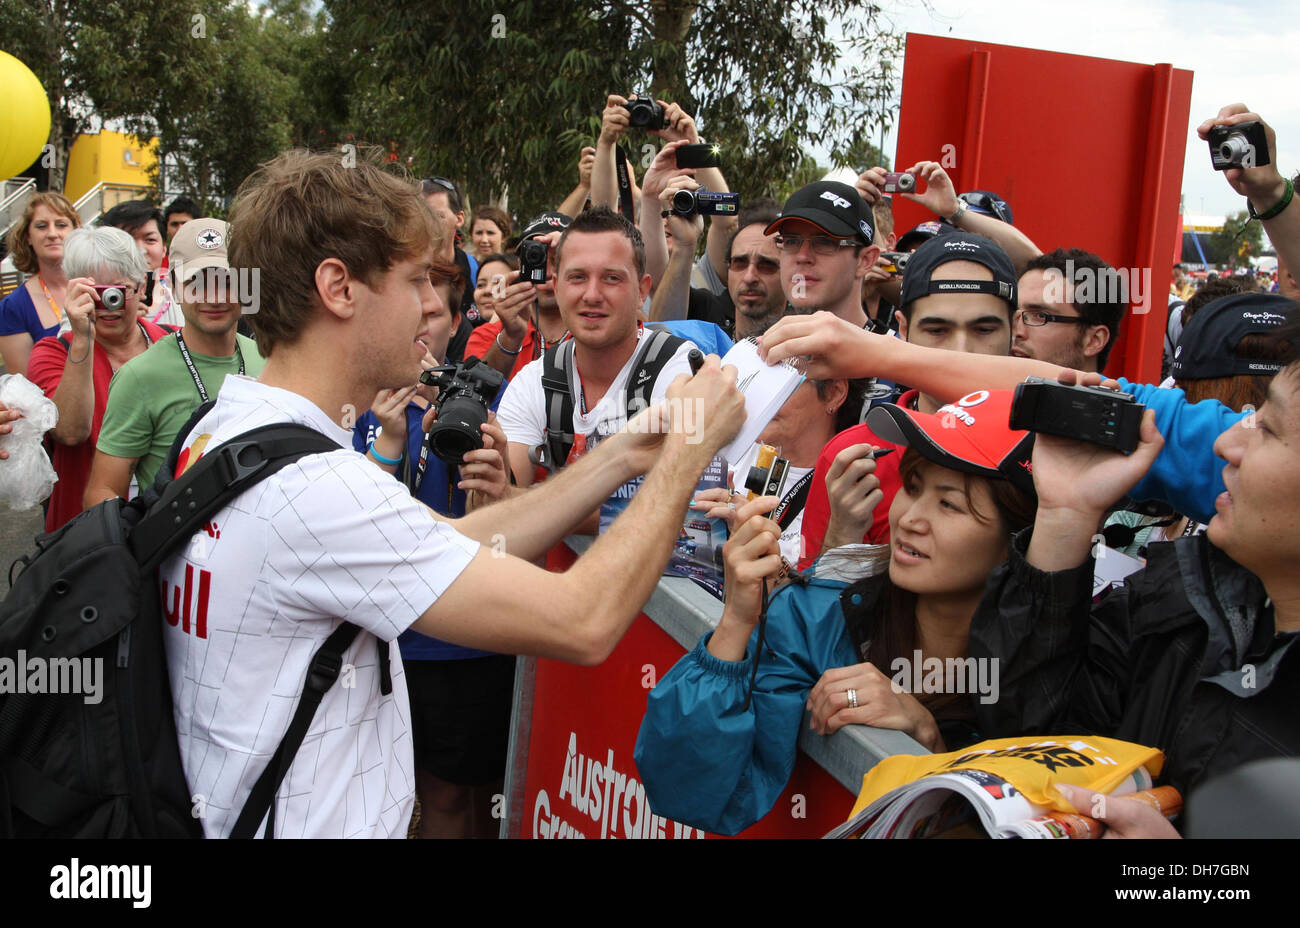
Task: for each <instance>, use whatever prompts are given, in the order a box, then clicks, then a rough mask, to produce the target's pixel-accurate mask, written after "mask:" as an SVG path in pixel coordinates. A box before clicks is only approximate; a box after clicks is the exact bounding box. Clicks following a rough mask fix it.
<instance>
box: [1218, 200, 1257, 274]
mask: <svg viewBox="0 0 1300 928" xmlns="http://www.w3.org/2000/svg"><path fill="white" fill-rule="evenodd" d="M1263 232H1264V227H1263V226H1262V225H1260V224H1259V223H1258V222H1251V221H1250V213H1249V212H1247V211H1246V210H1242V211H1241V212H1238V213H1233V214H1232V215H1230V216H1227V217H1225V218H1224V220H1223V228H1221V229H1216V230H1215V231H1214V232H1211V233H1210V236H1209V240H1208V242H1207V244H1206V254H1205V258H1206V260H1207V261H1209V262H1210V263H1211V264H1223V265H1228V264H1230V265H1233V266H1234V267H1245V266H1246V265H1247V264H1249V263H1250V262H1249V259H1250V258H1256V257H1259V255H1261V254H1263V249H1264V239H1263Z"/></svg>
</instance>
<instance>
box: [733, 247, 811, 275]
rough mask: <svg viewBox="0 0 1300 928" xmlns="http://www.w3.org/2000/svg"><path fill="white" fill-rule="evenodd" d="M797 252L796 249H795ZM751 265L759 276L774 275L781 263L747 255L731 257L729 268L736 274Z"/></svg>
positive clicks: (779, 268)
mask: <svg viewBox="0 0 1300 928" xmlns="http://www.w3.org/2000/svg"><path fill="white" fill-rule="evenodd" d="M796 250H797V249H796ZM751 263H752V264H753V265H754V266H755V267H756V268H757V270H758V273H760V274H775V273H777V272H778V271H780V270H781V262H780V261H774V260H773V259H771V258H763V257H752V258H751V257H750V256H749V255H732V256H731V260H730V262H729V264H730V267H731V269H732V270H733V271H735V272H736V273H737V274H740V273H743V272H744V271H746V270H747V269H748V268H749V265H750V264H751Z"/></svg>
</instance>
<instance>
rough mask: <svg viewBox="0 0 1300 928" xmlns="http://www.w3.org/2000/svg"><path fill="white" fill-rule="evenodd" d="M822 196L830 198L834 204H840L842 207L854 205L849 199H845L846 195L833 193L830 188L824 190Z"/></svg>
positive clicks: (846, 207)
mask: <svg viewBox="0 0 1300 928" xmlns="http://www.w3.org/2000/svg"><path fill="white" fill-rule="evenodd" d="M821 198H822V199H823V200H830V201H831V202H832V203H833V204H835V205H836V206H838V207H839V208H840V209H848V208H849V207H850V206H852V204H851V203H849V201H848V200H846V199H844V197H842V196H839V195H838V194H835V193H832V192H831V191H829V190H823V191H822V197H821Z"/></svg>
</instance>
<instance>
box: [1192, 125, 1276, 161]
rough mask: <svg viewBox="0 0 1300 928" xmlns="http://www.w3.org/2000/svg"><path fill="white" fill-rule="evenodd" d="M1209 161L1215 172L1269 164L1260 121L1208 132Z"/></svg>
mask: <svg viewBox="0 0 1300 928" xmlns="http://www.w3.org/2000/svg"><path fill="white" fill-rule="evenodd" d="M1207 141H1208V142H1209V143H1210V162H1211V163H1212V164H1213V165H1214V170H1216V171H1226V170H1227V169H1228V168H1259V167H1263V166H1264V165H1266V164H1268V163H1269V157H1268V137H1267V136H1266V135H1265V134H1264V124H1263V123H1262V122H1243V123H1240V124H1239V125H1236V126H1214V127H1212V128H1211V129H1210V137H1209V139H1207Z"/></svg>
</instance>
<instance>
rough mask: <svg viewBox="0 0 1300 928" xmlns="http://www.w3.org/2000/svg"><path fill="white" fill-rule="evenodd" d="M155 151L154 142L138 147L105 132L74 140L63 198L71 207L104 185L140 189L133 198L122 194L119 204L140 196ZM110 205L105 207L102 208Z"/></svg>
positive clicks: (124, 137)
mask: <svg viewBox="0 0 1300 928" xmlns="http://www.w3.org/2000/svg"><path fill="white" fill-rule="evenodd" d="M157 147H158V140H157V139H151V140H150V141H149V143H148V144H147V145H141V144H137V143H136V142H135V141H134V140H133V139H132V137H131V136H129V135H125V134H123V133H121V132H110V131H108V130H105V131H103V132H97V133H94V134H88V135H79V136H77V139H76V141H75V142H73V143H72V150H71V151H69V152H68V172H67V177H66V180H65V181H64V185H63V193H64V195H65V196H66V197H67V198H68V199H70V200H71V201H72V202H74V203H75V202H77V200H79V199H81V197H82V196H84V195H85V193H86V191H88V190H90V189H91V188H92V187H94V186H95V185H96V184H98V183H104V184H118V185H122V186H124V187H128V188H129V187H140V188H142V191H141V192H140V193H134V194H132V193H131V191H129V190H128V191H123V195H121V199H122V200H130V199H135V198H136V197H139V196H142V195H143V190H147V189H148V187H149V171H150V170H151V169H152V168H153V166H154V163H155V162H156V161H157V154H156V152H157ZM114 205H115V203H105V204H104V208H105V209H108V208H109V207H112V206H114Z"/></svg>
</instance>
